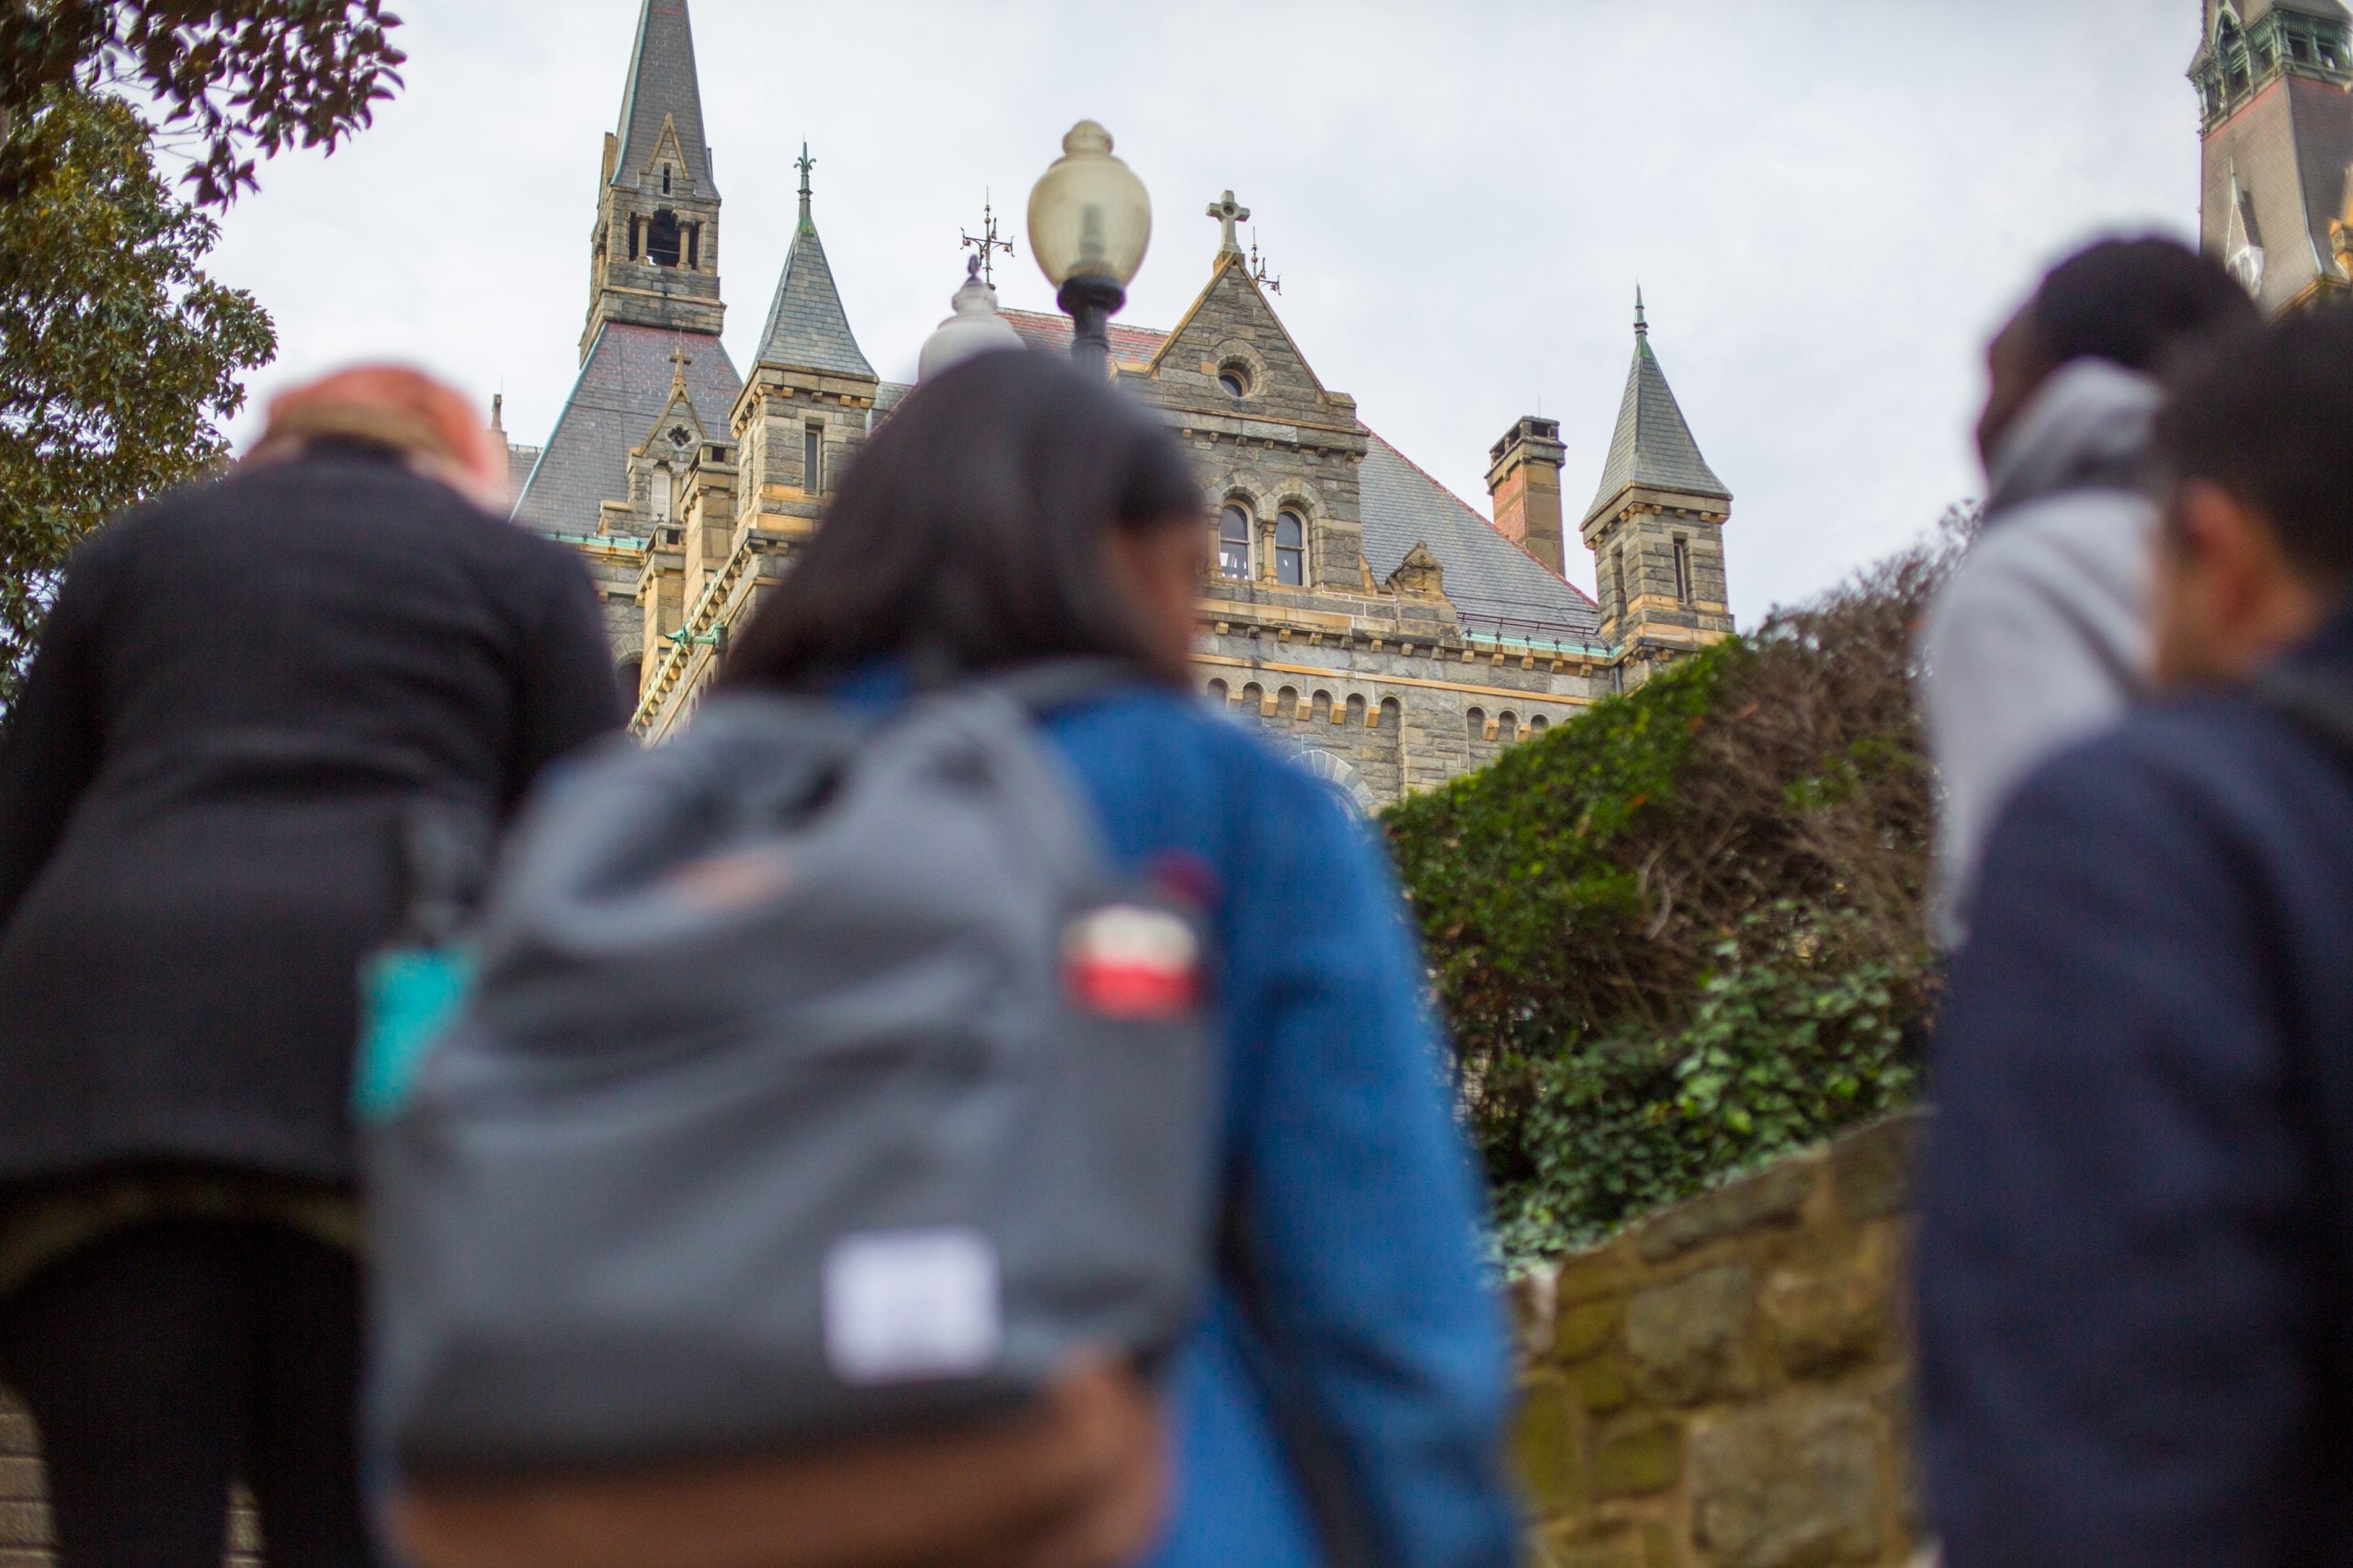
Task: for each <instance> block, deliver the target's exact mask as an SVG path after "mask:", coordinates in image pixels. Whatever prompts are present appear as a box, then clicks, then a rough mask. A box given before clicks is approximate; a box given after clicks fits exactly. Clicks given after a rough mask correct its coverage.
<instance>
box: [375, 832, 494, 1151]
mask: <svg viewBox="0 0 2353 1568" xmlns="http://www.w3.org/2000/svg"><path fill="white" fill-rule="evenodd" d="M489 863H490V835H489V831H488V828H487V826H486V824H483V822H482V820H481V819H480V818H479V816H478V815H476V814H475V813H472V812H466V811H464V810H462V809H460V808H457V807H454V806H447V805H438V804H437V805H427V806H419V807H415V808H412V809H411V810H410V811H409V812H407V813H405V814H404V817H403V819H402V823H401V844H400V866H401V890H402V891H401V899H402V915H401V923H400V927H399V929H398V931H397V932H396V933H395V934H394V936H393V937H392V940H391V941H390V942H388V943H386V944H385V945H384V946H383V947H381V948H380V949H377V950H376V951H375V952H374V953H373V954H371V955H369V958H368V959H367V960H365V961H364V962H363V963H362V964H361V965H360V970H359V1056H358V1062H356V1063H355V1064H354V1066H353V1071H352V1075H351V1109H352V1114H353V1116H354V1117H356V1118H357V1119H358V1121H359V1122H360V1123H361V1125H363V1126H365V1125H369V1124H371V1123H376V1122H381V1121H383V1120H384V1119H387V1118H389V1117H391V1116H392V1114H393V1113H395V1112H396V1111H398V1110H399V1109H400V1108H401V1107H402V1106H404V1105H405V1104H406V1103H407V1102H408V1097H409V1095H410V1092H411V1091H412V1090H413V1089H414V1088H415V1084H416V1075H417V1073H418V1071H419V1070H420V1069H421V1068H422V1067H423V1066H424V1064H425V1059H426V1055H428V1054H429V1053H430V1052H431V1051H432V1049H433V1045H434V1042H435V1041H437V1040H439V1039H440V1038H441V1036H442V1034H443V1032H444V1031H446V1030H447V1029H448V1028H449V1026H450V1024H452V1023H453V1022H455V1021H456V1019H457V1017H458V1014H459V1013H460V1011H461V1010H462V1009H463V1007H464V1006H465V1001H466V994H467V991H468V990H469V989H470V988H471V987H472V983H473V977H474V954H473V950H472V948H471V947H470V946H469V945H468V944H467V942H466V940H465V931H466V926H467V924H468V922H469V920H470V919H471V917H472V913H473V908H474V904H475V903H476V901H477V900H478V899H479V898H480V896H481V892H482V887H483V882H484V881H485V880H486V876H487V872H488V869H489Z"/></svg>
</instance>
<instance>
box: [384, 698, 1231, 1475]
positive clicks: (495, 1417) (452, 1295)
mask: <svg viewBox="0 0 2353 1568" xmlns="http://www.w3.org/2000/svg"><path fill="white" fill-rule="evenodd" d="M1104 684H1106V676H1105V674H1104V672H1102V671H1100V670H1093V671H1090V670H1086V669H1074V668H1071V667H1062V668H1055V669H1047V670H1041V671H1038V672H1032V673H1030V674H1029V675H1027V676H1015V677H1011V678H1008V679H1005V680H1000V681H996V682H994V683H987V682H983V683H976V684H972V685H968V686H964V687H956V688H953V689H951V690H949V691H945V692H942V693H938V694H936V695H930V696H926V697H922V698H920V699H916V700H915V701H914V702H913V703H912V704H910V705H909V706H908V707H907V708H906V709H905V710H903V711H901V712H898V713H896V714H893V715H891V716H889V717H887V718H882V719H874V718H870V717H863V716H860V715H858V714H857V713H854V712H852V711H850V710H847V709H845V708H843V707H841V706H839V705H836V704H833V703H829V702H825V701H822V700H817V699H796V698H789V697H776V696H753V695H739V696H727V697H722V698H721V699H717V700H714V701H712V702H710V704H708V705H707V706H706V707H705V708H704V710H703V711H702V712H701V713H700V714H699V717H698V718H697V720H696V722H695V723H694V725H693V726H692V728H691V729H690V730H689V731H688V733H686V734H685V735H684V736H682V737H681V738H680V739H678V740H676V741H674V742H672V743H670V744H666V745H664V746H661V747H658V748H655V749H653V750H639V749H637V748H636V747H635V746H633V745H622V744H617V745H615V746H614V747H613V748H612V749H611V750H609V751H608V752H606V753H604V754H601V755H600V756H596V757H595V758H593V759H592V760H590V761H588V762H586V763H585V764H582V765H579V766H577V767H574V768H573V769H572V770H570V771H569V772H568V773H567V774H565V775H563V776H561V777H559V778H557V779H556V780H554V781H553V782H551V784H550V785H549V786H548V787H547V788H546V789H545V790H543V791H542V795H541V798H540V799H539V800H537V801H535V802H534V803H533V805H532V806H531V807H530V809H529V812H527V814H526V818H525V820H524V823H523V824H522V825H521V826H520V828H519V829H518V831H517V836H516V838H515V840H514V841H513V842H512V844H511V845H510V846H509V847H508V850H507V852H506V859H505V861H504V863H503V865H502V868H501V870H500V872H499V875H498V878H497V880H496V881H495V884H494V888H493V890H492V892H491V896H490V901H489V903H488V904H487V906H486V908H485V911H484V914H483V919H482V923H481V929H480V931H479V944H480V959H481V966H482V967H481V972H480V978H479V980H478V982H477V984H476V986H475V989H474V991H473V993H472V995H471V997H470V999H469V1001H468V1003H467V1005H466V1006H465V1008H464V1010H463V1012H462V1014H461V1016H460V1019H459V1021H458V1022H457V1024H456V1025H455V1026H454V1027H453V1028H451V1029H450V1031H449V1033H448V1034H446V1035H445V1036H444V1037H443V1038H442V1039H441V1040H440V1041H439V1042H438V1044H437V1045H436V1046H435V1047H434V1049H433V1050H432V1051H431V1052H430V1054H428V1055H427V1056H426V1059H425V1061H424V1063H423V1065H422V1068H421V1069H420V1071H419V1073H418V1075H417V1078H416V1081H415V1085H414V1086H413V1088H412V1089H411V1090H410V1091H409V1093H408V1096H407V1097H406V1098H405V1100H404V1103H403V1104H402V1105H401V1106H400V1108H398V1109H397V1110H396V1111H395V1112H394V1113H393V1114H392V1116H391V1117H390V1118H389V1119H386V1120H385V1121H384V1122H383V1123H381V1125H380V1126H379V1127H378V1128H376V1129H375V1130H374V1131H373V1133H372V1134H371V1137H370V1142H369V1183H370V1191H369V1200H370V1204H371V1223H372V1225H373V1227H374V1229H373V1241H374V1248H375V1283H374V1290H375V1297H374V1301H373V1303H372V1305H373V1308H374V1312H375V1325H374V1327H375V1346H374V1360H375V1364H374V1368H373V1379H372V1388H371V1393H370V1423H371V1426H372V1427H373V1429H374V1431H375V1433H376V1435H377V1436H378V1437H380V1438H381V1440H382V1441H383V1443H384V1444H385V1445H386V1446H387V1447H388V1448H389V1449H390V1450H391V1451H392V1453H393V1454H395V1455H396V1456H397V1457H398V1459H399V1460H400V1461H401V1462H402V1464H403V1465H404V1467H405V1468H406V1469H407V1471H408V1472H409V1473H410V1474H411V1475H413V1476H428V1477H429V1476H432V1475H436V1474H438V1475H443V1476H448V1477H451V1478H458V1477H495V1476H498V1475H510V1476H523V1475H529V1474H547V1473H551V1472H562V1471H571V1470H578V1469H582V1468H584V1467H585V1468H586V1469H589V1470H595V1469H597V1468H600V1467H611V1466H624V1467H627V1466H642V1465H647V1464H666V1463H675V1462H689V1463H691V1462H697V1461H700V1460H724V1459H727V1458H729V1457H730V1456H737V1455H751V1454H766V1453H777V1452H794V1451H806V1450H811V1449H822V1448H824V1447H825V1446H827V1445H834V1444H838V1443H842V1442H845V1441H854V1440H858V1439H864V1438H874V1439H889V1438H892V1437H896V1436H901V1435H905V1434H910V1433H916V1432H924V1431H936V1430H939V1429H942V1428H952V1427H953V1426H956V1425H957V1424H959V1423H963V1422H967V1421H984V1420H986V1419H989V1418H991V1417H993V1416H994V1415H998V1414H1000V1413H1005V1412H1010V1411H1013V1410H1015V1409H1017V1408H1018V1407H1020V1406H1022V1405H1023V1404H1024V1403H1025V1402H1028V1401H1030V1400H1032V1399H1034V1398H1035V1397H1036V1396H1037V1394H1038V1392H1039V1391H1040V1389H1041V1388H1042V1387H1043V1386H1045V1385H1046V1384H1047V1382H1048V1381H1049V1379H1050V1377H1051V1374H1052V1373H1053V1372H1054V1371H1055V1370H1056V1369H1058V1368H1060V1367H1062V1366H1063V1365H1064V1364H1065V1363H1066V1362H1067V1361H1068V1360H1069V1359H1070V1358H1072V1357H1073V1356H1074V1354H1076V1353H1079V1352H1083V1351H1094V1352H1108V1353H1111V1354H1115V1355H1130V1356H1133V1357H1135V1358H1138V1359H1140V1360H1142V1361H1144V1362H1147V1363H1148V1362H1150V1361H1151V1360H1152V1359H1153V1358H1155V1357H1157V1356H1158V1355H1159V1354H1161V1353H1162V1352H1164V1351H1165V1349H1166V1348H1167V1347H1168V1346H1170V1345H1171V1344H1172V1342H1173V1341H1174V1340H1175V1339H1176V1337H1177V1336H1178V1335H1180V1334H1181V1333H1182V1332H1183V1331H1184V1329H1185V1328H1186V1327H1187V1325H1188V1322H1189V1320H1190V1318H1191V1315H1192V1314H1193V1312H1195V1310H1196V1308H1197V1305H1198V1302H1199V1296H1200V1294H1201V1291H1202V1289H1203V1287H1204V1284H1205V1281H1206V1278H1207V1276H1208V1274H1209V1272H1210V1267H1211V1256H1212V1254H1213V1252H1214V1250H1215V1248H1214V1238H1213V1235H1212V1232H1213V1231H1214V1229H1215V1221H1214V1215H1215V1211H1216V1203H1215V1199H1214V1174H1213V1171H1212V1168H1211V1167H1212V1161H1211V1158H1210V1152H1211V1147H1212V1143H1213V1137H1212V1127H1211V1122H1212V1118H1213V1102H1214V1098H1215V1085H1216V1077H1217V1067H1216V1059H1215V1054H1214V1050H1213V1046H1212V1044H1211V1033H1210V1030H1209V1028H1208V1027H1207V1024H1206V1022H1205V1014H1206V1008H1207V999H1206V996H1205V994H1204V992H1205V989H1206V982H1205V978H1204V971H1205V958H1204V948H1203V945H1202V941H1201V937H1200V934H1199V928H1198V924H1197V921H1196V919H1195V917H1194V916H1193V915H1192V914H1191V913H1190V912H1189V911H1188V910H1186V909H1184V908H1183V907H1181V906H1180V905H1178V904H1176V903H1172V902H1171V901H1170V900H1169V898H1168V897H1167V896H1166V895H1165V894H1163V893H1160V892H1154V891H1152V890H1147V889H1142V888H1138V887H1134V886H1129V885H1123V884H1122V883H1120V881H1118V880H1116V879H1115V878H1114V877H1113V875H1112V873H1111V871H1110V869H1109V865H1108V859H1107V857H1106V853H1105V850H1104V849H1103V847H1102V846H1101V845H1100V844H1099V842H1098V838H1097V827H1096V825H1095V823H1094V821H1093V813H1092V811H1091V809H1090V808H1089V807H1088V805H1087V804H1086V802H1085V801H1084V800H1083V799H1081V798H1080V797H1079V796H1078V795H1077V793H1076V791H1075V790H1074V785H1073V783H1072V782H1071V781H1070V780H1069V779H1067V778H1065V777H1064V776H1063V773H1062V771H1061V770H1060V765H1059V764H1058V763H1057V762H1056V760H1055V759H1054V758H1053V757H1051V756H1050V755H1049V754H1048V753H1047V752H1046V751H1045V749H1044V748H1043V747H1042V745H1041V744H1040V742H1039V740H1038V739H1037V738H1036V736H1035V734H1034V733H1033V731H1034V725H1033V718H1034V715H1035V713H1036V712H1037V711H1038V710H1040V709H1041V708H1042V707H1044V706H1048V705H1051V703H1052V702H1054V701H1056V700H1064V699H1068V698H1070V697H1072V696H1074V695H1079V694H1081V693H1083V692H1084V690H1085V689H1086V688H1087V687H1099V686H1101V685H1104Z"/></svg>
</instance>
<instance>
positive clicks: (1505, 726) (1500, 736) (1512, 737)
mask: <svg viewBox="0 0 2353 1568" xmlns="http://www.w3.org/2000/svg"><path fill="white" fill-rule="evenodd" d="M1495 739H1497V740H1499V741H1501V742H1503V743H1504V744H1506V745H1509V744H1512V743H1513V742H1514V741H1516V740H1518V739H1519V715H1518V714H1517V713H1514V712H1513V711H1511V710H1509V709H1508V708H1506V710H1504V711H1503V712H1502V713H1500V714H1498V715H1497V716H1496V718H1495Z"/></svg>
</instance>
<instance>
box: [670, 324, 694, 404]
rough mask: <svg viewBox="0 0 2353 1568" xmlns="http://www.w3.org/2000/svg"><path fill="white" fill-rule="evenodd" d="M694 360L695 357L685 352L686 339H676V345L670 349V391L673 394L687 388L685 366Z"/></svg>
mask: <svg viewBox="0 0 2353 1568" xmlns="http://www.w3.org/2000/svg"><path fill="white" fill-rule="evenodd" d="M694 362H695V357H694V356H693V355H691V354H689V353H688V352H687V340H686V339H685V338H683V337H682V338H680V339H678V341H677V345H676V347H674V348H672V349H671V350H670V366H671V369H670V391H671V392H672V394H673V395H674V396H675V395H676V393H678V392H684V391H686V390H687V367H688V366H689V365H691V364H693V363H694Z"/></svg>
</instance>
